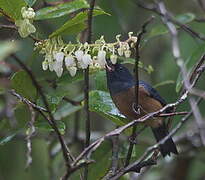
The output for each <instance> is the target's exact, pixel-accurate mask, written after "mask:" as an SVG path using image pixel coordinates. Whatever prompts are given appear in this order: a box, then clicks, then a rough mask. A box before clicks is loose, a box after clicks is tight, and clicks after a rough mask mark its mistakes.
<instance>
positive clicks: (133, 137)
mask: <svg viewBox="0 0 205 180" xmlns="http://www.w3.org/2000/svg"><path fill="white" fill-rule="evenodd" d="M146 127H147V126H146V125H145V126H143V127H142V128H141V129H139V131H138V132H136V133H135V134H134V135H132V136H130V137H129V142H131V143H133V144H137V136H138V135H139V134H140V133H141V132H142V131H144V130H145V128H146Z"/></svg>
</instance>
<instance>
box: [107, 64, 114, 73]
mask: <svg viewBox="0 0 205 180" xmlns="http://www.w3.org/2000/svg"><path fill="white" fill-rule="evenodd" d="M105 67H106V70H107V71H108V72H113V71H114V70H115V68H114V66H112V65H108V64H105Z"/></svg>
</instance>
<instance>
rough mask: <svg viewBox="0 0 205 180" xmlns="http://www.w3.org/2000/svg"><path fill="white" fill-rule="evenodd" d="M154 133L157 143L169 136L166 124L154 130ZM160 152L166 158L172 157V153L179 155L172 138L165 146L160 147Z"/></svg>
mask: <svg viewBox="0 0 205 180" xmlns="http://www.w3.org/2000/svg"><path fill="white" fill-rule="evenodd" d="M152 132H153V134H154V136H155V138H156V140H157V142H159V141H160V140H162V139H163V138H164V137H166V136H167V135H168V134H169V132H168V130H167V127H166V125H165V124H163V125H161V126H160V127H157V128H152ZM159 150H160V152H161V154H162V156H163V157H165V156H166V155H170V153H171V152H172V153H174V154H178V151H177V148H176V145H175V144H174V142H173V140H172V138H169V139H167V140H166V142H165V143H164V144H162V145H160V146H159Z"/></svg>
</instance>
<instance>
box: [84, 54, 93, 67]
mask: <svg viewBox="0 0 205 180" xmlns="http://www.w3.org/2000/svg"><path fill="white" fill-rule="evenodd" d="M82 62H83V63H84V64H86V65H89V64H90V63H91V62H92V59H91V56H90V54H84V55H83V58H82Z"/></svg>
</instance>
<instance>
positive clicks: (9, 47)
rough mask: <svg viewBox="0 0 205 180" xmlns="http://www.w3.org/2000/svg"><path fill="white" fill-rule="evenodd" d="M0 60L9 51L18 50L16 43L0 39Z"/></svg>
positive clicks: (7, 54)
mask: <svg viewBox="0 0 205 180" xmlns="http://www.w3.org/2000/svg"><path fill="white" fill-rule="evenodd" d="M0 49H1V51H0V61H1V60H4V59H5V58H6V57H7V56H9V55H10V54H11V53H14V52H16V51H17V50H18V43H16V42H11V41H0Z"/></svg>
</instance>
